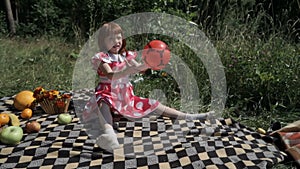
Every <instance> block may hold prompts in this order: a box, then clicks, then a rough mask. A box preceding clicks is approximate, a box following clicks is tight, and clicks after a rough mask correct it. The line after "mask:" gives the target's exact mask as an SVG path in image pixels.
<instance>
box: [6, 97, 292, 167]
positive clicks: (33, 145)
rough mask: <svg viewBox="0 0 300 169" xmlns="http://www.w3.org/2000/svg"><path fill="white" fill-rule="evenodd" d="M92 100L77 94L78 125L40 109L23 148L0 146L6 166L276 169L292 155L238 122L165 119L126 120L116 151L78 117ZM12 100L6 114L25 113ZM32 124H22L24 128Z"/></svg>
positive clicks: (74, 99) (119, 125) (73, 110)
mask: <svg viewBox="0 0 300 169" xmlns="http://www.w3.org/2000/svg"><path fill="white" fill-rule="evenodd" d="M88 99H89V95H88V94H87V93H86V92H79V93H78V92H77V93H73V96H72V102H71V105H70V108H69V113H70V114H71V115H72V116H73V121H72V123H70V124H68V125H60V124H58V122H57V115H55V114H54V115H49V114H46V113H45V112H43V110H42V109H41V108H39V107H37V109H36V110H35V112H34V115H33V117H32V118H31V119H30V120H37V121H38V122H39V123H40V124H41V130H40V131H39V132H38V133H31V134H28V133H25V134H24V137H23V139H22V141H21V142H20V143H19V144H18V145H15V146H11V145H5V144H0V168H109V169H111V168H116V169H120V168H138V169H142V168H143V169H150V168H151V169H155V168H163V169H167V168H178V169H181V168H184V169H188V168H196V169H198V168H199V169H200V168H230V169H234V168H237V169H241V168H271V167H272V166H274V165H276V164H277V163H280V162H282V161H283V160H284V158H285V157H286V154H285V153H284V152H282V151H280V150H279V149H278V148H277V147H276V146H274V145H273V144H270V143H267V142H265V141H264V140H263V139H262V138H263V136H262V135H260V134H259V133H257V132H255V131H252V130H251V129H250V128H248V127H246V126H244V125H242V124H240V123H238V122H236V121H234V120H232V119H218V120H217V123H215V124H210V123H209V122H208V121H199V120H195V121H185V120H172V119H169V118H165V117H157V119H155V120H152V119H151V118H142V119H140V120H137V121H128V120H125V119H120V121H118V122H116V123H115V126H116V128H117V132H118V140H119V142H120V144H121V147H120V148H119V149H116V150H115V151H114V152H113V153H110V152H107V151H105V150H103V149H101V148H99V147H98V146H97V145H96V144H95V140H93V139H90V137H89V135H88V134H87V132H86V130H85V129H84V124H81V122H80V118H79V117H78V116H77V114H78V113H76V111H80V108H78V107H81V105H80V104H82V105H84V104H85V103H86V101H87V100H88ZM12 100H13V98H12V97H4V98H1V100H0V111H1V112H13V113H15V114H17V115H19V114H20V112H19V111H17V110H16V109H14V108H13V107H12V105H11V103H12ZM75 103H76V104H75ZM76 105H77V106H78V107H77V108H76ZM27 121H28V120H21V127H24V126H25V123H26V122H27Z"/></svg>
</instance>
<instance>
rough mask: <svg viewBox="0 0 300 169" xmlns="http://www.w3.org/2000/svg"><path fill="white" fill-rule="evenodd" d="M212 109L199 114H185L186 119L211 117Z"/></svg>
mask: <svg viewBox="0 0 300 169" xmlns="http://www.w3.org/2000/svg"><path fill="white" fill-rule="evenodd" d="M213 114H214V111H210V112H207V113H201V114H186V116H185V119H186V120H207V119H210V118H212V117H213Z"/></svg>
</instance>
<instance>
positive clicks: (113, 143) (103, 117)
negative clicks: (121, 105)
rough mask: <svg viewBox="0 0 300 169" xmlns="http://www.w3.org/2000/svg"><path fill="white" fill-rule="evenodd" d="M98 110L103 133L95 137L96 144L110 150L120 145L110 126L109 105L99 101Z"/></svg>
mask: <svg viewBox="0 0 300 169" xmlns="http://www.w3.org/2000/svg"><path fill="white" fill-rule="evenodd" d="M99 110H100V113H99V116H98V117H99V122H100V125H101V130H103V134H101V135H100V136H99V137H98V138H97V140H96V144H97V145H98V146H99V147H101V148H103V149H105V150H108V151H112V150H113V149H116V148H118V147H120V145H119V142H118V139H117V135H116V133H115V131H114V129H113V127H112V124H113V118H112V115H111V111H110V107H109V106H108V105H107V104H106V103H104V102H101V103H100V104H99Z"/></svg>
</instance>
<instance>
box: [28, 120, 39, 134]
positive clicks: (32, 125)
mask: <svg viewBox="0 0 300 169" xmlns="http://www.w3.org/2000/svg"><path fill="white" fill-rule="evenodd" d="M40 129H41V124H40V123H39V122H37V121H31V122H28V123H26V126H25V130H26V132H27V133H35V132H39V131H40Z"/></svg>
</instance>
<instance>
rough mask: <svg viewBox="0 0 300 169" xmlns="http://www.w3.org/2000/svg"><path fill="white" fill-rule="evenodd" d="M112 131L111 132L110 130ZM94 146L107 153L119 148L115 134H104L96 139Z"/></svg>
mask: <svg viewBox="0 0 300 169" xmlns="http://www.w3.org/2000/svg"><path fill="white" fill-rule="evenodd" d="M111 130H112V129H111ZM112 131H113V130H112ZM96 144H97V145H98V146H99V147H100V148H102V149H105V150H107V151H113V150H114V149H117V148H119V147H120V144H119V142H118V138H117V135H116V134H115V133H104V134H101V135H100V136H99V137H98V138H97V139H96Z"/></svg>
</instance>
